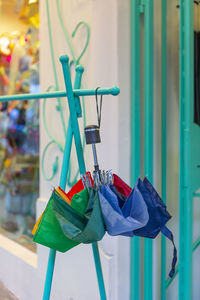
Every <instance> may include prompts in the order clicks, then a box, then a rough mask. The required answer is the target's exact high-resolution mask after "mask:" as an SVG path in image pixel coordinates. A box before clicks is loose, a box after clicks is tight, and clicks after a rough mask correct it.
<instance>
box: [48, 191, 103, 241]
mask: <svg viewBox="0 0 200 300" xmlns="http://www.w3.org/2000/svg"><path fill="white" fill-rule="evenodd" d="M83 203H84V205H83ZM73 208H74V209H75V210H76V214H75V213H74V211H73ZM53 211H54V213H55V216H56V218H57V220H58V222H59V224H60V227H61V229H62V232H63V234H64V235H65V236H66V237H67V238H69V239H70V240H72V241H76V242H79V243H85V244H87V243H92V242H96V241H99V240H101V239H102V238H103V236H104V234H105V226H104V221H103V217H102V213H101V208H100V203H99V196H98V193H97V192H96V191H95V190H94V189H92V188H89V189H88V190H87V189H84V190H83V191H81V192H79V193H78V194H75V195H74V196H73V198H72V200H71V206H69V205H68V204H67V203H66V202H65V201H63V200H62V198H58V197H57V198H56V199H55V201H54V203H53Z"/></svg>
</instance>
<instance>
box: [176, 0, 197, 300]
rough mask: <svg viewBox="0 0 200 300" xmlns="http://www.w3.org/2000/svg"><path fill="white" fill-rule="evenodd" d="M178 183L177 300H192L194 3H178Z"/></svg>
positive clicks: (185, 0) (189, 0) (184, 1)
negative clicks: (191, 165) (191, 171)
mask: <svg viewBox="0 0 200 300" xmlns="http://www.w3.org/2000/svg"><path fill="white" fill-rule="evenodd" d="M180 51H181V53H180V72H179V74H180V100H179V102H180V163H179V169H180V175H179V176H180V184H179V188H180V190H179V232H180V233H179V239H180V243H179V249H180V250H179V262H180V263H179V267H180V269H179V300H188V299H192V231H193V230H192V219H193V199H192V192H191V182H190V162H191V151H190V144H191V133H190V132H191V122H192V111H191V101H193V99H194V32H193V1H191V0H182V1H180Z"/></svg>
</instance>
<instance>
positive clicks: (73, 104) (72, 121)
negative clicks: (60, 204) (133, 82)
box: [0, 55, 120, 300]
mask: <svg viewBox="0 0 200 300" xmlns="http://www.w3.org/2000/svg"><path fill="white" fill-rule="evenodd" d="M60 61H61V64H62V69H63V75H64V80H65V86H66V90H67V92H66V91H57V92H46V93H38V94H23V95H12V96H3V97H0V102H3V101H15V100H21V101H23V100H29V99H30V100H34V99H35V100H36V99H40V98H48V99H51V98H58V97H67V99H68V104H69V111H70V118H69V123H68V129H67V135H66V142H65V150H64V156H63V163H62V170H61V177H60V187H61V188H62V189H63V190H65V188H66V180H67V172H68V169H69V158H70V153H71V147H72V137H73V136H74V140H75V146H76V153H77V159H78V164H79V170H80V174H84V173H85V172H86V167H85V161H84V157H83V148H82V143H81V136H80V131H79V125H78V119H77V118H78V116H77V107H78V108H79V109H80V102H79V98H78V97H79V96H93V95H96V93H97V94H98V95H114V96H116V95H118V94H119V92H120V90H119V88H118V87H116V86H114V87H113V88H107V89H102V88H99V89H98V90H97V91H96V89H89V90H83V89H80V86H81V78H82V73H83V71H84V69H83V67H82V66H77V67H76V77H75V85H74V89H72V83H71V76H70V69H69V64H68V62H69V58H68V56H66V55H65V56H62V57H61V58H60ZM49 101H50V100H49ZM79 113H80V112H79ZM92 250H93V256H94V261H95V267H96V273H97V281H98V285H99V292H100V298H101V300H106V299H107V298H106V292H105V286H104V280H103V273H102V268H101V261H100V255H99V250H98V244H97V243H93V244H92ZM55 258H56V251H55V250H53V249H50V253H49V260H48V267H47V274H46V281H45V287H44V294H43V300H49V299H50V293H51V286H52V280H53V272H54V265H55Z"/></svg>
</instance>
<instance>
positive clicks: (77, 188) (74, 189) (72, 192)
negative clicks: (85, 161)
mask: <svg viewBox="0 0 200 300" xmlns="http://www.w3.org/2000/svg"><path fill="white" fill-rule="evenodd" d="M86 174H87V176H88V178H89V179H90V182H91V183H92V186H93V179H92V176H91V174H90V172H87V173H86ZM83 189H84V186H83V183H82V179H79V181H77V183H76V184H75V185H74V186H73V187H72V188H71V190H70V191H69V192H68V193H67V197H68V198H69V199H70V200H72V198H73V196H74V195H75V194H77V193H80V192H81V191H82V190H83Z"/></svg>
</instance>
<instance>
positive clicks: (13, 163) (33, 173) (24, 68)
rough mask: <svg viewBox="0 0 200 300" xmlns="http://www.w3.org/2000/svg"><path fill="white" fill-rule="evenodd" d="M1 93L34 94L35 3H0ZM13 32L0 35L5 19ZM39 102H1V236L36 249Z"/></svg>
mask: <svg viewBox="0 0 200 300" xmlns="http://www.w3.org/2000/svg"><path fill="white" fill-rule="evenodd" d="M0 2H1V3H0V8H1V9H0V14H1V15H2V18H1V19H0V94H1V95H7V94H22V93H33V92H37V91H39V30H38V29H39V13H38V1H34V0H32V1H31V0H29V1H26V0H24V1H23V0H17V1H0ZM7 18H8V19H9V22H11V20H13V23H14V27H15V29H14V30H8V31H4V32H1V28H5V24H2V26H1V23H5V22H6V21H5V20H6V19H7ZM38 169H39V104H38V101H14V102H7V103H6V102H4V103H1V104H0V234H4V235H6V236H7V237H9V238H11V239H14V240H15V241H16V242H18V243H20V244H22V245H24V246H26V247H28V248H29V249H31V250H33V251H35V245H34V243H33V242H32V239H31V229H32V226H33V223H34V222H35V202H36V199H37V197H38V189H39V172H38Z"/></svg>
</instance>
